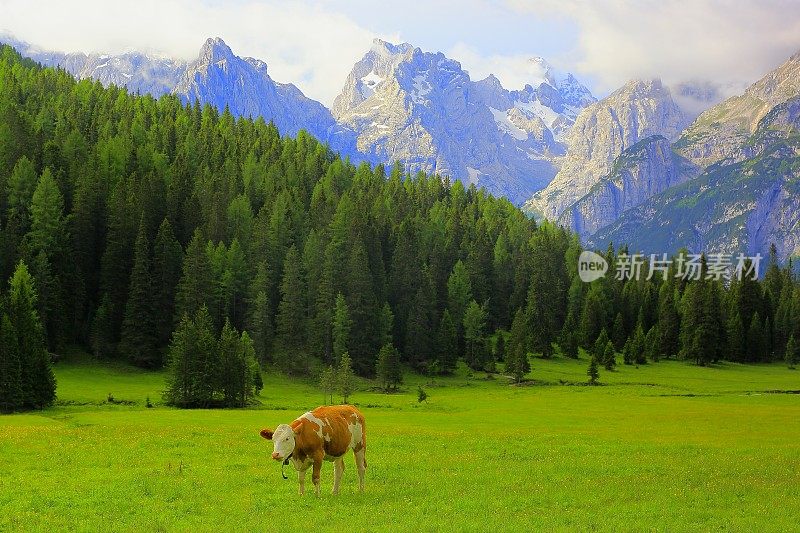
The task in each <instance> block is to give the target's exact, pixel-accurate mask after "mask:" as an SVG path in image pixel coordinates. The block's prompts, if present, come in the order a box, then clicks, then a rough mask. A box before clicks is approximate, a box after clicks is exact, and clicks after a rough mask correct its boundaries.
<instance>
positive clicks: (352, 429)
mask: <svg viewBox="0 0 800 533" xmlns="http://www.w3.org/2000/svg"><path fill="white" fill-rule="evenodd" d="M303 417H305V418H306V419H307V420H309V421H310V422H312V425H315V426H318V427H321V433H322V441H323V442H322V445H323V448H324V450H325V455H326V456H327V457H331V458H333V457H341V456H342V455H344V454H345V453H347V451H348V450H354V451H356V452H357V451H360V450H362V449H363V448H364V447H365V446H366V435H365V430H364V416H363V415H362V414H361V412H360V411H359V410H358V409H356V408H355V407H353V406H352V405H331V406H322V407H317V408H316V409H314V410H313V411H310V412H309V413H306V414H305V415H303Z"/></svg>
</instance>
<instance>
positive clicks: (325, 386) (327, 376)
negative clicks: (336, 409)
mask: <svg viewBox="0 0 800 533" xmlns="http://www.w3.org/2000/svg"><path fill="white" fill-rule="evenodd" d="M319 387H320V388H321V389H322V391H323V392H324V393H325V399H324V400H323V402H322V403H324V404H328V405H331V404H333V393H334V392H335V391H336V370H334V368H333V365H328V366H327V367H326V368H325V369H324V370H323V371H322V372H321V373H320V376H319Z"/></svg>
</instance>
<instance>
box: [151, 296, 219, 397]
mask: <svg viewBox="0 0 800 533" xmlns="http://www.w3.org/2000/svg"><path fill="white" fill-rule="evenodd" d="M218 349H219V347H218V344H217V340H216V339H215V338H214V334H213V323H212V321H211V315H210V314H209V312H208V308H207V307H206V306H202V307H200V309H198V310H197V312H196V313H195V317H194V320H192V319H190V318H189V316H188V315H184V317H183V319H182V320H181V322H180V323H179V324H178V327H177V329H176V330H175V333H174V334H173V336H172V343H171V344H170V349H169V361H170V366H169V373H168V378H167V389H166V391H165V392H164V401H165V402H166V403H167V404H169V405H174V406H176V407H209V406H210V405H211V404H212V402H213V400H214V391H215V390H216V389H217V384H218V371H219V370H218V368H219V365H218V356H217V353H218Z"/></svg>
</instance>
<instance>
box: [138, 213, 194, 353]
mask: <svg viewBox="0 0 800 533" xmlns="http://www.w3.org/2000/svg"><path fill="white" fill-rule="evenodd" d="M134 262H135V261H134ZM182 263H183V250H182V249H181V245H180V243H179V242H178V240H177V239H176V238H175V233H174V232H173V230H172V224H170V222H169V220H168V219H166V218H165V219H164V220H163V221H162V222H161V225H160V226H159V228H158V233H157V234H156V240H155V243H154V245H153V278H152V280H153V281H152V290H153V308H154V309H155V311H156V312H155V322H156V334H157V343H156V345H157V346H158V347H159V349H162V348H163V349H166V348H167V347H168V346H169V340H170V336H171V335H172V330H173V329H174V326H175V318H174V317H175V289H176V288H177V286H178V282H179V281H180V279H181V266H182Z"/></svg>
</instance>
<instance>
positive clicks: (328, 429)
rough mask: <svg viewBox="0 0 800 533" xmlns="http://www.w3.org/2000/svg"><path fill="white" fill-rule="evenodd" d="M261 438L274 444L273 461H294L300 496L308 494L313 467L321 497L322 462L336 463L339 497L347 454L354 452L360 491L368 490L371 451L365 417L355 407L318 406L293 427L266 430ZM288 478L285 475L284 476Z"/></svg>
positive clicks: (336, 487)
mask: <svg viewBox="0 0 800 533" xmlns="http://www.w3.org/2000/svg"><path fill="white" fill-rule="evenodd" d="M261 436H262V437H264V438H265V439H267V440H271V441H272V444H273V450H272V458H273V459H274V460H276V461H283V464H284V465H285V464H287V463H288V462H289V460H291V462H292V464H293V466H294V468H295V470H297V479H298V481H299V482H300V494H301V495H302V494H304V493H305V478H306V470H308V467H309V466H313V473H312V477H311V480H312V481H313V483H314V492H315V493H316V495H317V496H319V474H320V470H321V469H322V461H323V460H325V461H333V493H334V494H339V483H340V482H341V480H342V474H343V473H344V455H345V454H346V453H347V451H348V450H353V455H354V456H355V460H356V468H357V469H358V479H359V490H360V491H361V492H363V491H364V471H365V470H366V469H367V460H366V457H365V454H366V449H367V441H366V431H365V426H364V415H362V414H361V412H360V411H359V410H358V409H356V408H355V407H353V406H352V405H332V406H321V407H317V408H316V409H314V410H313V411H309V412H307V413H305V414H303V415H300V416H299V417H298V418H296V419H295V420H294V421H293V422H292V423H291V424H281V425H279V426H278V427H276V428H275V431H272V430H271V429H262V430H261ZM284 477H285V476H284Z"/></svg>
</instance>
